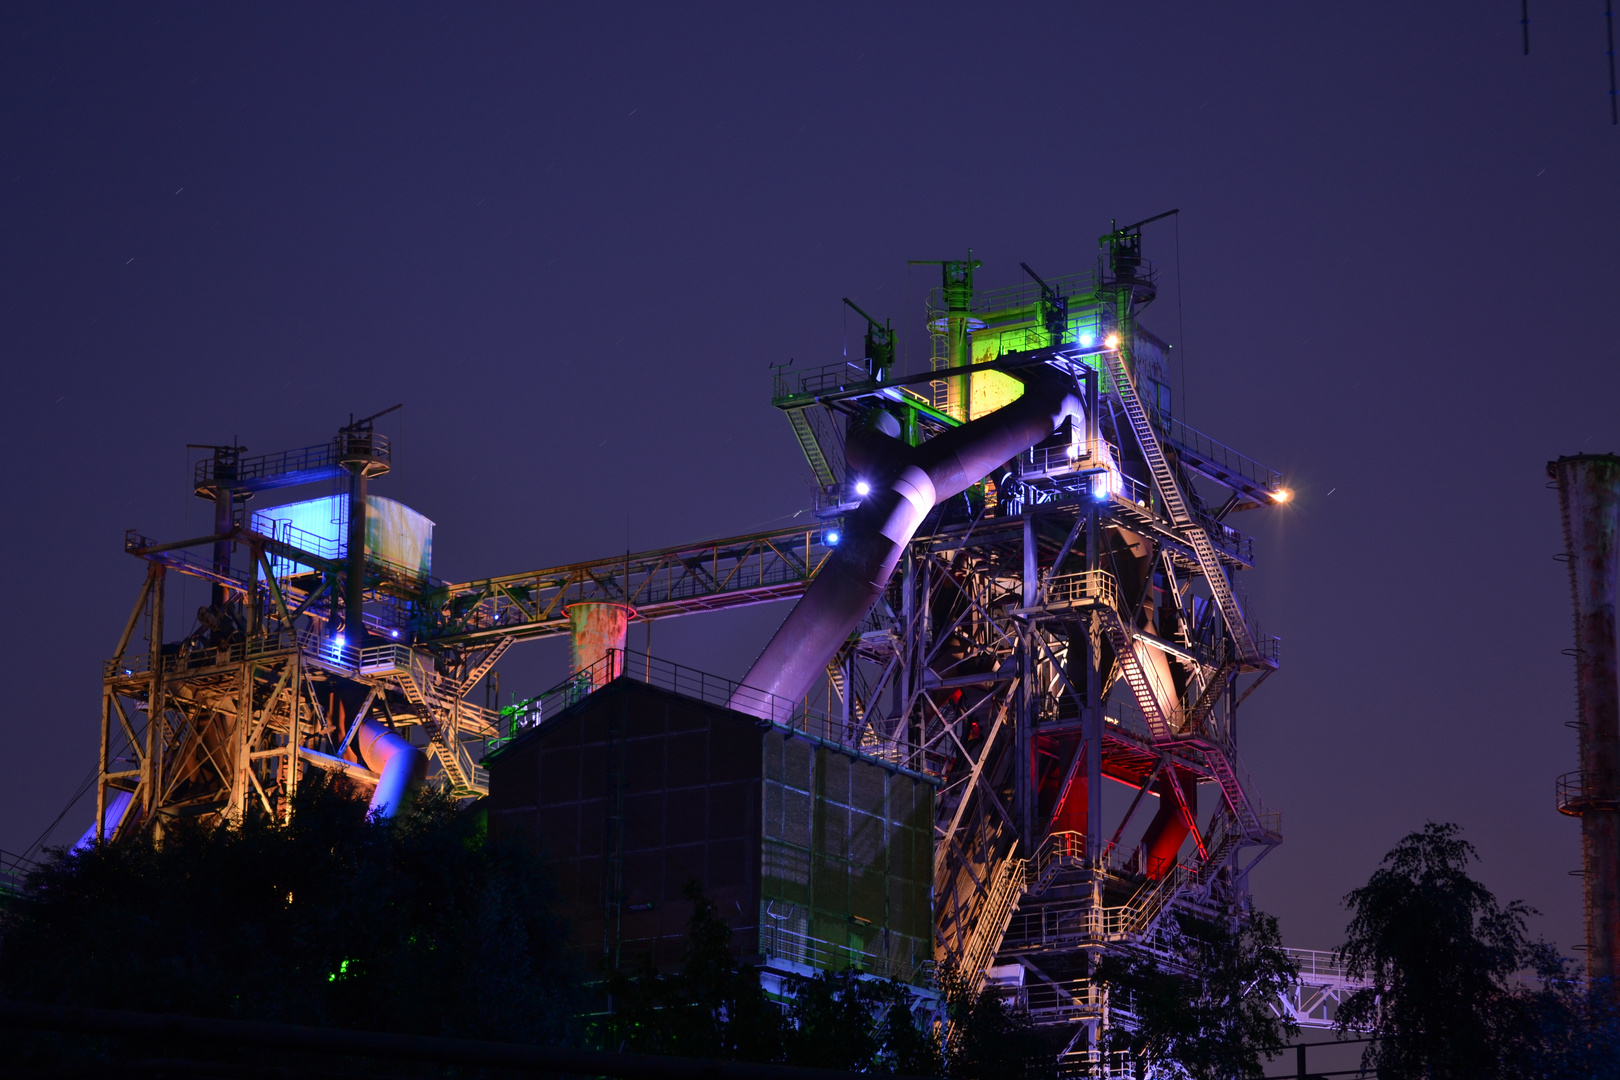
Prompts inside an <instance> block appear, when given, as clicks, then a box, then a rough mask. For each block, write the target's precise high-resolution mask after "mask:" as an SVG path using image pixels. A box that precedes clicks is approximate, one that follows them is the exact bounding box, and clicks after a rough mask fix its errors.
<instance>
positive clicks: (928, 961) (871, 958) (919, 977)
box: [759, 904, 934, 986]
mask: <svg viewBox="0 0 1620 1080" xmlns="http://www.w3.org/2000/svg"><path fill="white" fill-rule="evenodd" d="M766 906H767V905H764V904H762V905H761V911H762V913H763V914H762V917H761V918H760V921H759V951H760V953H761V954H762V955H763V956H764V957H765V962H766V964H769V963H770V962H771V960H772V959H776V960H784V961H787V962H788V963H792V964H803V965H805V966H806V967H812V968H815V969H817V970H819V971H844V970H847V969H849V968H855V969H857V970H859V971H860V972H862V973H863V974H869V975H876V976H878V977H880V978H885V979H891V978H892V979H900V980H901V981H903V982H908V983H911V984H913V985H916V986H927V985H931V983H932V969H933V960H934V958H933V954H932V951H931V950H930V949H928V947H927V945H926V944H925V943H919V947H918V949H917V951H915V952H913V953H912V954H911V955H909V956H904V957H892V956H887V955H885V954H883V953H877V952H870V951H867V950H864V949H858V948H855V947H854V946H852V945H840V944H839V943H837V942H835V941H825V940H823V939H821V938H815V937H811V936H810V935H809V934H805V933H802V932H800V931H798V930H791V929H789V928H787V927H785V926H783V925H781V923H782V920H778V919H776V918H774V917H771V916H770V915H769V913H768V912H766V911H765V908H766Z"/></svg>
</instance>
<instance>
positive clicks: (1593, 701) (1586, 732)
mask: <svg viewBox="0 0 1620 1080" xmlns="http://www.w3.org/2000/svg"><path fill="white" fill-rule="evenodd" d="M1547 475H1548V476H1549V477H1551V478H1552V479H1553V480H1554V481H1555V482H1556V483H1557V486H1558V503H1559V507H1560V509H1561V510H1562V511H1563V515H1564V552H1565V558H1566V559H1567V561H1568V563H1569V585H1570V592H1571V594H1572V595H1573V597H1574V601H1575V692H1576V698H1577V700H1578V702H1579V706H1578V708H1579V716H1578V719H1577V723H1576V725H1575V727H1576V731H1577V732H1578V733H1579V735H1580V759H1581V767H1580V771H1579V772H1575V773H1567V774H1565V775H1564V776H1560V777H1559V778H1558V785H1557V796H1558V809H1559V810H1560V811H1562V812H1563V813H1566V814H1570V815H1572V816H1575V817H1579V818H1580V819H1581V869H1582V874H1583V881H1584V882H1585V885H1586V970H1587V975H1588V976H1589V977H1590V978H1591V979H1592V980H1593V983H1594V989H1598V990H1599V991H1600V992H1602V993H1604V994H1606V995H1611V994H1613V993H1614V992H1615V975H1616V971H1615V959H1616V952H1617V951H1620V668H1617V666H1616V659H1617V658H1616V652H1615V599H1616V596H1615V589H1616V584H1617V582H1620V457H1616V456H1614V455H1612V454H1577V455H1575V456H1573V457H1561V458H1559V459H1558V460H1557V461H1553V462H1548V464H1547Z"/></svg>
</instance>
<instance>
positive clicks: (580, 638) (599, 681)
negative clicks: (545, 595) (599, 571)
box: [563, 600, 650, 690]
mask: <svg viewBox="0 0 1620 1080" xmlns="http://www.w3.org/2000/svg"><path fill="white" fill-rule="evenodd" d="M563 613H564V614H565V615H567V616H568V630H569V642H568V643H569V659H570V660H571V666H570V668H569V674H571V675H578V674H579V673H580V672H582V671H584V670H586V669H587V668H590V667H591V665H593V664H595V663H596V662H597V661H599V660H601V659H602V658H603V657H604V656H608V657H615V658H617V659H610V660H609V661H608V662H607V664H606V665H604V667H605V668H609V669H614V670H600V671H597V672H595V673H594V674H593V679H592V681H593V685H592V687H591V689H593V690H600V689H601V688H602V687H604V686H606V685H607V684H608V683H610V682H612V681H613V680H614V679H616V678H618V677H619V676H620V675H622V674H624V672H622V671H619V670H616V669H617V668H618V666H619V665H620V664H621V663H622V662H623V658H624V647H625V643H626V641H627V639H628V638H629V635H630V620H631V619H633V618H635V616H636V609H635V608H633V607H631V606H630V605H629V604H618V603H614V602H612V601H607V600H588V601H585V602H583V603H579V604H569V605H567V606H566V607H565V608H563ZM649 662H650V661H649Z"/></svg>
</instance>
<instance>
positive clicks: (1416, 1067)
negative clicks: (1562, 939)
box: [1337, 821, 1614, 1080]
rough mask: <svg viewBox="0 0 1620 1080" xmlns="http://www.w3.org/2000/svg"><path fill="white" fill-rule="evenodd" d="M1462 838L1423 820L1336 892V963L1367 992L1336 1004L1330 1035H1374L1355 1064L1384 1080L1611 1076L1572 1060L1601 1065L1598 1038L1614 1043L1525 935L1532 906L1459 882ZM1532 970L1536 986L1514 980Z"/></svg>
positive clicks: (1595, 1011) (1576, 988)
mask: <svg viewBox="0 0 1620 1080" xmlns="http://www.w3.org/2000/svg"><path fill="white" fill-rule="evenodd" d="M1461 831H1462V830H1461V829H1460V828H1459V827H1458V826H1456V825H1454V824H1444V825H1437V824H1435V823H1434V822H1432V821H1431V822H1429V823H1427V824H1426V825H1424V827H1423V828H1422V829H1420V830H1418V831H1417V832H1414V833H1410V834H1408V835H1407V836H1406V837H1404V838H1403V839H1402V840H1401V841H1400V842H1399V843H1398V844H1396V845H1395V847H1394V848H1392V849H1391V850H1390V852H1389V853H1388V854H1387V855H1385V856H1384V859H1383V862H1382V863H1381V864H1380V866H1379V868H1378V869H1377V870H1375V871H1374V872H1373V875H1372V877H1371V878H1369V879H1368V881H1367V884H1365V885H1363V886H1362V887H1361V888H1359V889H1356V890H1354V891H1352V892H1351V893H1349V895H1347V896H1346V897H1345V905H1346V906H1347V907H1348V908H1349V909H1350V911H1351V912H1352V913H1353V914H1352V918H1351V921H1350V926H1349V928H1348V930H1347V935H1346V936H1347V940H1346V941H1345V943H1344V945H1342V946H1340V948H1339V957H1340V960H1341V961H1342V962H1343V964H1344V966H1345V970H1346V971H1347V972H1348V973H1349V974H1350V975H1351V976H1353V977H1356V978H1362V979H1367V980H1368V981H1369V983H1370V985H1369V986H1368V988H1367V989H1364V990H1359V991H1357V992H1356V993H1355V994H1353V995H1352V996H1351V997H1350V998H1349V999H1348V1000H1347V1001H1346V1002H1345V1003H1344V1005H1343V1006H1342V1007H1341V1008H1340V1010H1339V1015H1338V1021H1337V1022H1338V1026H1339V1029H1340V1030H1341V1031H1352V1030H1354V1031H1361V1032H1365V1033H1367V1034H1369V1035H1371V1036H1373V1039H1374V1041H1373V1042H1372V1043H1370V1044H1369V1046H1368V1049H1367V1051H1366V1052H1365V1053H1364V1054H1363V1055H1362V1062H1363V1064H1364V1065H1365V1066H1366V1067H1368V1068H1369V1069H1371V1068H1376V1069H1377V1070H1378V1071H1379V1074H1380V1076H1383V1077H1389V1078H1392V1080H1419V1078H1421V1080H1454V1078H1455V1080H1492V1078H1495V1077H1510V1076H1511V1077H1517V1076H1564V1075H1568V1076H1596V1075H1609V1076H1612V1075H1614V1072H1613V1069H1614V1065H1613V1059H1612V1058H1610V1059H1608V1064H1607V1067H1608V1069H1609V1072H1608V1073H1607V1074H1602V1073H1595V1072H1590V1071H1586V1070H1584V1069H1583V1068H1582V1067H1581V1065H1580V1061H1581V1060H1582V1059H1583V1058H1589V1059H1590V1060H1592V1061H1594V1062H1596V1061H1602V1060H1603V1059H1604V1055H1603V1048H1602V1040H1603V1039H1605V1038H1608V1039H1610V1040H1611V1041H1610V1042H1609V1046H1610V1047H1612V1046H1613V1045H1614V1043H1613V1041H1612V1039H1613V1035H1612V1026H1611V1027H1610V1032H1611V1033H1610V1034H1609V1035H1607V1036H1605V1034H1604V1026H1605V1024H1606V1023H1611V1022H1610V1021H1608V1020H1606V1019H1605V1016H1604V1010H1603V1008H1602V1006H1601V1001H1600V999H1599V1000H1589V999H1588V998H1587V995H1586V991H1585V989H1584V988H1583V987H1581V986H1580V984H1579V982H1578V981H1577V980H1575V979H1574V978H1573V977H1572V976H1570V975H1569V973H1568V972H1567V970H1566V969H1567V966H1568V964H1567V961H1565V960H1564V959H1563V958H1561V957H1559V956H1558V955H1557V954H1556V953H1555V952H1554V951H1553V950H1552V949H1551V947H1549V946H1547V945H1546V944H1545V943H1542V942H1537V941H1532V940H1531V939H1530V937H1529V933H1528V929H1527V921H1528V919H1529V917H1530V916H1531V915H1534V914H1535V913H1536V912H1535V911H1534V909H1532V908H1530V907H1529V906H1527V905H1526V904H1524V903H1523V902H1522V901H1518V900H1515V901H1512V902H1510V903H1508V904H1506V905H1503V904H1501V903H1499V902H1498V901H1497V899H1496V897H1495V896H1494V895H1492V893H1491V891H1490V890H1489V889H1487V888H1486V887H1485V886H1484V885H1482V884H1480V883H1479V882H1477V881H1475V880H1474V879H1473V878H1471V877H1469V876H1468V865H1469V864H1470V863H1471V862H1474V861H1475V860H1476V859H1478V854H1477V852H1476V851H1475V850H1474V847H1473V845H1472V844H1470V843H1468V842H1467V841H1466V840H1463V839H1461V836H1460V834H1461ZM1530 972H1534V973H1535V975H1536V976H1537V979H1536V981H1525V980H1524V979H1522V978H1516V976H1521V975H1524V974H1528V973H1530ZM1594 1047H1596V1049H1597V1053H1596V1054H1593V1053H1590V1052H1589V1051H1591V1050H1592V1049H1593V1048H1594ZM1568 1070H1574V1071H1568Z"/></svg>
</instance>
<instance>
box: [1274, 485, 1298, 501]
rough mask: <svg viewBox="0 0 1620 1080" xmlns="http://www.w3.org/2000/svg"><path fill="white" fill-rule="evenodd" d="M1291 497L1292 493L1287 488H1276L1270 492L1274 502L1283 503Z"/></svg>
mask: <svg viewBox="0 0 1620 1080" xmlns="http://www.w3.org/2000/svg"><path fill="white" fill-rule="evenodd" d="M1293 497H1294V493H1293V492H1292V491H1289V490H1288V489H1287V488H1278V489H1277V490H1276V491H1273V492H1272V493H1271V498H1272V500H1273V501H1274V502H1280V503H1285V502H1287V501H1288V500H1289V499H1292V498H1293Z"/></svg>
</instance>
